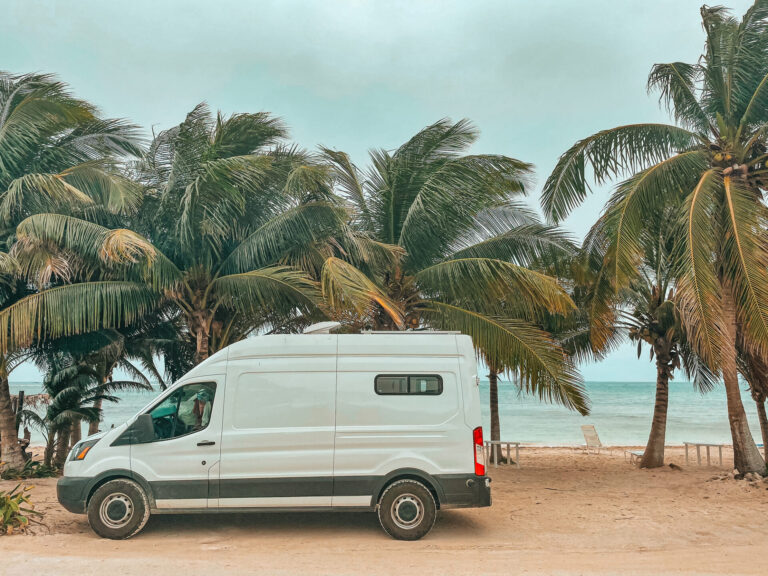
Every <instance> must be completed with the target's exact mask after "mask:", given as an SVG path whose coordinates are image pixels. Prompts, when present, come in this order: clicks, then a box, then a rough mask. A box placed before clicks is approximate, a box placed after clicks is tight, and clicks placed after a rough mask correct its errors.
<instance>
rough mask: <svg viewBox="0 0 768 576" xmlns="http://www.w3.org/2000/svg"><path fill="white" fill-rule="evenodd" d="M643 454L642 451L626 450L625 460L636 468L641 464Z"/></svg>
mask: <svg viewBox="0 0 768 576" xmlns="http://www.w3.org/2000/svg"><path fill="white" fill-rule="evenodd" d="M643 454H644V452H643V451H642V450H624V460H627V459H628V460H629V463H630V464H632V465H633V466H634V465H635V464H640V460H642V458H643Z"/></svg>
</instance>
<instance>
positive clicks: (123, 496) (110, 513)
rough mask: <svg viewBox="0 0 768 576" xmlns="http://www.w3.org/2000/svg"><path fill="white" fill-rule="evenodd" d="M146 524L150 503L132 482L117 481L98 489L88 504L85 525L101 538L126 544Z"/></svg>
mask: <svg viewBox="0 0 768 576" xmlns="http://www.w3.org/2000/svg"><path fill="white" fill-rule="evenodd" d="M147 520H149V501H148V500H147V496H146V494H144V490H142V489H141V486H139V485H138V484H136V482H134V481H133V480H128V479H127V478H118V479H117V480H110V481H109V482H106V483H104V484H103V485H101V486H99V487H98V488H97V489H96V491H95V492H94V493H93V496H91V499H90V500H89V501H88V523H89V524H90V525H91V529H92V530H93V531H94V532H96V534H98V535H99V536H101V537H102V538H111V539H112V540H125V539H126V538H130V537H131V536H134V535H136V534H138V533H139V532H140V531H141V529H142V528H144V525H145V524H146V523H147Z"/></svg>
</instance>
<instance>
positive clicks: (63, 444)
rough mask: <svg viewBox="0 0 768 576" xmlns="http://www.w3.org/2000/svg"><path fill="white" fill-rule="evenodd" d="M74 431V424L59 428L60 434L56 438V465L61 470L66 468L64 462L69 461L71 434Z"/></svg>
mask: <svg viewBox="0 0 768 576" xmlns="http://www.w3.org/2000/svg"><path fill="white" fill-rule="evenodd" d="M71 431H72V426H65V427H63V428H61V429H60V430H59V435H58V436H57V438H56V453H55V456H54V461H55V462H56V467H57V468H58V469H59V470H61V469H62V468H64V463H65V462H66V461H67V454H68V452H69V435H70V432H71Z"/></svg>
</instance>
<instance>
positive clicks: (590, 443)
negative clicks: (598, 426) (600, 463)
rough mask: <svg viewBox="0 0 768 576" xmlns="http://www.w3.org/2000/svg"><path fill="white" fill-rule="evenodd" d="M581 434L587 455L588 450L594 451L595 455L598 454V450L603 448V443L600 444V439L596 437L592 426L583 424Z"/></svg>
mask: <svg viewBox="0 0 768 576" xmlns="http://www.w3.org/2000/svg"><path fill="white" fill-rule="evenodd" d="M581 433H582V434H584V440H585V441H586V443H587V454H589V452H590V450H595V453H596V454H600V448H602V447H603V443H602V442H600V437H599V436H598V435H597V430H595V427H594V426H593V425H592V424H585V425H584V426H582V427H581Z"/></svg>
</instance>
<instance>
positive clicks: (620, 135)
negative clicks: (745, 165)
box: [541, 124, 699, 223]
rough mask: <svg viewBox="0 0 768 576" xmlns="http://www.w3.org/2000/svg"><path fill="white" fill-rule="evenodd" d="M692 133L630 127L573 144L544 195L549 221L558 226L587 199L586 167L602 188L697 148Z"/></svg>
mask: <svg viewBox="0 0 768 576" xmlns="http://www.w3.org/2000/svg"><path fill="white" fill-rule="evenodd" d="M698 142H699V140H698V136H697V135H696V134H694V133H693V132H690V131H688V130H685V129H683V128H679V127H677V126H670V125H667V124H631V125H627V126H619V127H618V128H612V129H610V130H603V131H601V132H598V133H597V134H594V135H592V136H590V137H588V138H585V139H584V140H580V141H579V142H577V143H576V144H574V145H573V146H572V147H571V148H570V149H569V150H568V151H567V152H565V153H564V154H563V155H562V156H561V157H560V159H559V160H558V162H557V165H556V166H555V169H554V170H553V171H552V174H550V176H549V178H547V181H546V183H545V184H544V188H543V190H542V193H541V205H542V208H543V209H544V213H545V214H546V216H547V218H548V219H549V220H550V221H552V222H555V223H557V222H559V221H560V220H562V219H563V218H565V217H566V216H567V215H568V214H569V213H570V212H571V210H573V209H574V208H575V207H576V206H578V205H579V204H580V203H581V202H582V201H583V200H584V198H586V196H587V191H588V184H587V180H586V178H587V173H586V168H587V166H589V167H591V169H592V172H593V175H594V179H595V181H596V182H597V183H598V184H602V183H604V182H605V181H607V180H608V179H609V178H613V177H615V176H621V175H626V174H632V173H634V172H636V171H638V170H642V169H645V168H646V167H648V166H652V165H653V164H658V163H659V162H662V161H664V160H666V159H667V158H668V157H669V156H671V155H673V154H676V153H679V152H683V151H686V150H689V149H691V148H692V147H694V146H696V145H697V143H698Z"/></svg>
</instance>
